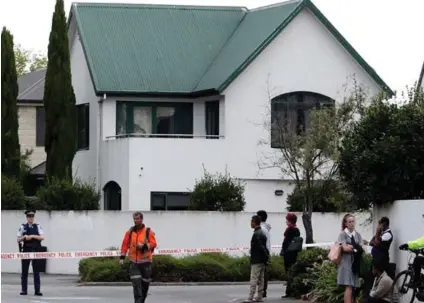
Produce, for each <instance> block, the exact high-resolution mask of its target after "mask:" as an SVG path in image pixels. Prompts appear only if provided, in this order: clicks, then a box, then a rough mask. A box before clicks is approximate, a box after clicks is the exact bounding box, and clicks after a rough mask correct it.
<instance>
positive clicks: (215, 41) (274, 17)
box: [70, 0, 392, 94]
mask: <svg viewBox="0 0 424 303" xmlns="http://www.w3.org/2000/svg"><path fill="white" fill-rule="evenodd" d="M305 8H307V9H309V10H310V11H312V13H313V14H314V15H315V16H316V17H317V18H318V19H319V20H320V21H321V22H322V23H323V24H324V25H325V26H326V27H327V29H328V30H329V31H330V32H331V33H332V34H333V35H334V37H335V38H336V39H338V41H339V42H340V43H341V44H342V46H343V47H344V48H345V49H346V50H347V51H348V52H349V53H350V54H351V55H352V56H353V58H354V59H355V60H356V61H357V62H358V63H359V64H360V65H361V66H362V67H363V68H364V70H365V71H366V72H368V74H369V75H370V76H371V77H372V79H373V80H374V81H375V82H376V83H377V84H378V85H379V86H380V87H381V88H382V89H383V90H385V91H388V92H389V93H392V91H391V90H390V88H389V87H388V86H387V84H386V83H384V81H383V80H382V79H381V78H380V77H379V76H378V75H377V73H376V72H375V71H374V69H372V68H371V67H370V66H369V65H368V64H367V63H366V62H365V60H363V59H362V58H361V57H360V56H359V54H358V53H357V52H356V51H355V50H354V49H353V47H352V46H351V45H350V44H349V43H348V42H347V41H346V40H345V39H344V38H343V37H342V35H341V34H340V33H339V32H338V31H337V30H336V29H335V28H334V27H333V26H332V25H331V23H330V22H329V21H328V20H327V19H326V18H325V17H324V15H323V14H322V13H321V12H320V11H319V10H318V9H317V8H316V6H315V5H314V4H313V3H312V2H311V1H310V0H292V1H288V2H283V3H280V4H277V5H273V6H269V7H264V8H260V9H255V10H251V11H249V10H248V9H247V8H244V7H207V6H180V5H175V6H170V5H144V4H107V3H74V4H73V5H72V9H71V14H70V20H71V19H72V18H75V20H76V23H77V26H78V31H79V34H80V38H81V42H82V46H83V49H84V53H85V57H86V59H87V63H88V67H89V70H90V74H91V77H92V80H93V84H94V87H95V90H96V93H97V94H103V93H109V94H155V93H158V94H159V93H160V94H166V93H168V94H194V93H201V92H215V93H220V92H222V91H223V90H224V89H225V88H226V87H228V85H229V84H231V82H232V81H233V80H234V79H235V78H236V77H237V76H238V75H239V74H240V73H241V72H243V70H244V69H245V68H246V67H247V66H248V65H249V64H250V63H251V62H252V61H253V60H254V59H255V58H256V56H258V55H259V54H260V53H261V51H262V50H263V49H264V48H265V47H266V46H268V45H269V44H270V43H271V42H272V41H273V39H274V38H275V37H277V36H278V34H279V33H280V32H281V31H282V30H283V29H284V28H285V27H286V26H287V25H288V24H289V23H290V22H291V21H292V20H293V19H294V18H295V17H296V16H297V15H298V14H299V13H300V12H301V11H302V10H303V9H305Z"/></svg>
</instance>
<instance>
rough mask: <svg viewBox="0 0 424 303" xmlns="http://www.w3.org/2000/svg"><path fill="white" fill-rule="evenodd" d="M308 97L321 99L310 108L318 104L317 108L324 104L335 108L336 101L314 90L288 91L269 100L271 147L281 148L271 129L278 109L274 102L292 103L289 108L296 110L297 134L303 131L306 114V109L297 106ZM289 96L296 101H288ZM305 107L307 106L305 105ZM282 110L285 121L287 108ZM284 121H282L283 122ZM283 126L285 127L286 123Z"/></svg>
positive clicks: (303, 102)
mask: <svg viewBox="0 0 424 303" xmlns="http://www.w3.org/2000/svg"><path fill="white" fill-rule="evenodd" d="M308 97H315V98H317V99H318V100H319V99H321V101H320V102H319V103H315V105H314V106H312V107H311V109H312V108H317V106H319V108H323V107H326V105H327V106H328V105H331V106H332V107H333V108H335V106H336V102H335V100H333V99H332V98H330V97H328V96H326V95H323V94H319V93H314V92H309V91H295V92H290V93H286V94H281V95H279V96H277V97H274V98H273V99H272V100H271V140H270V141H271V142H270V143H271V144H270V145H271V148H281V147H282V146H280V144H278V142H276V141H277V140H275V139H274V138H275V135H274V130H273V124H274V121H275V119H276V118H275V117H276V114H277V113H278V111H276V110H274V108H275V106H276V104H278V103H286V104H287V105H288V106H289V105H293V104H294V106H293V109H291V110H292V111H294V112H296V127H295V128H296V134H297V135H301V134H302V132H304V131H305V130H306V129H307V127H306V116H305V113H306V111H307V110H308V109H306V108H305V109H302V107H301V106H299V105H300V104H305V103H306V102H305V100H306V99H307V98H308ZM289 98H293V99H296V102H294V101H289V100H287V99H289ZM306 104H307V103H306ZM307 107H309V106H308V105H307ZM282 112H284V119H285V121H287V117H288V115H287V114H288V112H289V111H288V110H286V111H282ZM285 121H284V122H285ZM284 127H287V126H286V125H285V126H284Z"/></svg>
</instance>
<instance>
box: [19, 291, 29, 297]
mask: <svg viewBox="0 0 424 303" xmlns="http://www.w3.org/2000/svg"><path fill="white" fill-rule="evenodd" d="M27 294H28V292H27V291H21V293H20V295H21V296H26V295H27Z"/></svg>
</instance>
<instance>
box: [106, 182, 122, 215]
mask: <svg viewBox="0 0 424 303" xmlns="http://www.w3.org/2000/svg"><path fill="white" fill-rule="evenodd" d="M103 197H104V203H105V204H104V205H105V210H121V209H122V204H121V187H120V186H119V184H118V183H116V182H115V181H109V182H108V183H106V185H105V186H104V187H103Z"/></svg>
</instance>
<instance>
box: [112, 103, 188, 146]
mask: <svg viewBox="0 0 424 303" xmlns="http://www.w3.org/2000/svg"><path fill="white" fill-rule="evenodd" d="M116 134H117V135H125V134H128V135H131V134H134V135H146V136H154V137H165V138H166V137H179V136H178V135H180V137H192V136H190V135H193V103H189V102H179V103H174V102H172V103H170V102H155V103H151V102H117V104H116Z"/></svg>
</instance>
